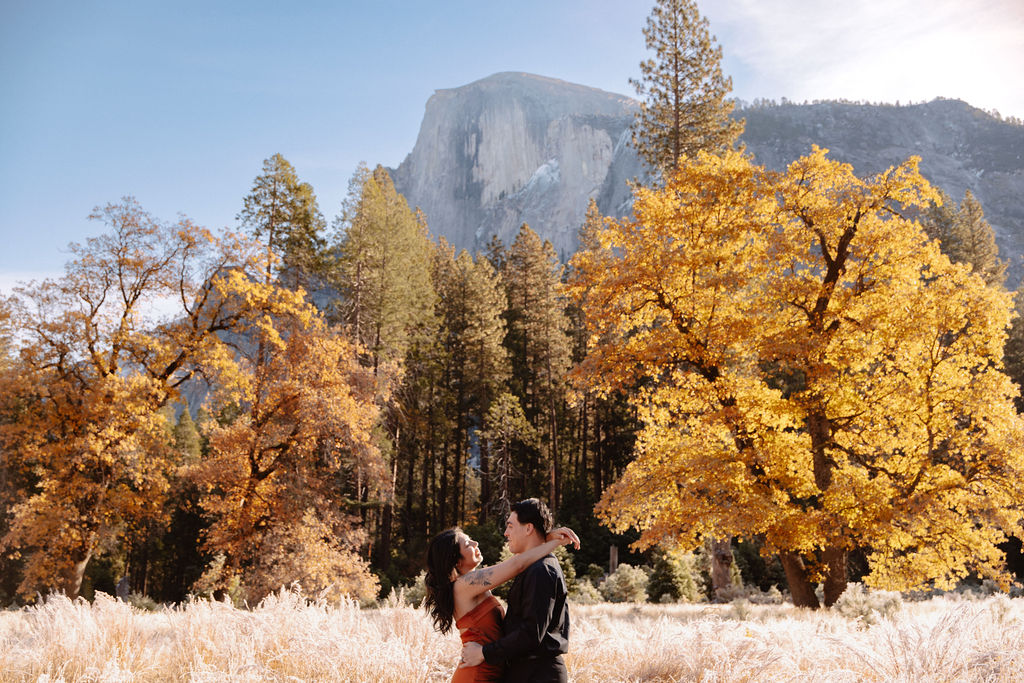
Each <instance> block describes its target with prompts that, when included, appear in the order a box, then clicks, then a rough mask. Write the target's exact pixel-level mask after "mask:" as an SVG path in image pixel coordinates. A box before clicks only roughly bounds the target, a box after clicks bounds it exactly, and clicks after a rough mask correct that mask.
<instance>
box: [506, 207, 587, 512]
mask: <svg viewBox="0 0 1024 683" xmlns="http://www.w3.org/2000/svg"><path fill="white" fill-rule="evenodd" d="M562 271H563V267H562V264H561V262H560V261H559V259H558V255H557V254H556V253H555V250H554V247H552V246H551V243H550V242H547V241H544V242H542V241H541V239H540V237H539V236H538V235H537V233H535V232H534V231H533V230H531V229H530V226H528V225H526V224H524V225H523V226H522V228H521V229H520V230H519V234H518V235H517V236H516V239H515V241H514V242H513V243H512V246H511V247H510V248H509V250H508V252H507V254H506V256H505V261H504V270H503V273H502V275H503V280H504V282H505V288H506V292H507V293H508V313H507V321H508V332H507V334H506V346H507V348H508V349H509V353H510V356H511V361H512V390H513V392H514V393H515V394H516V395H517V396H518V397H519V398H520V400H521V402H522V404H523V410H524V412H525V414H526V416H527V418H528V419H529V420H530V421H531V423H532V424H533V426H534V428H535V429H536V430H537V432H538V433H539V434H540V435H541V439H540V440H541V443H542V444H543V448H542V451H541V453H540V455H541V456H542V457H543V460H540V459H538V458H536V457H528V458H527V462H526V463H525V465H526V467H525V470H526V471H525V472H524V474H525V476H526V484H527V486H528V487H531V488H535V490H536V487H540V486H542V485H544V484H547V489H548V498H549V503H550V504H551V505H552V507H553V508H557V506H558V496H559V490H560V486H559V484H560V479H561V453H560V448H559V432H560V416H561V413H562V412H564V403H565V391H566V387H565V378H566V372H567V370H568V368H569V364H570V360H571V357H570V350H571V341H570V338H569V323H568V319H567V317H566V314H565V308H566V301H565V296H564V293H563V287H562V282H561V279H562ZM540 490H543V489H540Z"/></svg>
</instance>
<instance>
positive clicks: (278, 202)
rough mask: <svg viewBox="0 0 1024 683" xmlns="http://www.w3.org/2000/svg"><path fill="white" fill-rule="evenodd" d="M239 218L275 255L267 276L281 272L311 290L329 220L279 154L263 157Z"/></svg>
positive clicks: (290, 284)
mask: <svg viewBox="0 0 1024 683" xmlns="http://www.w3.org/2000/svg"><path fill="white" fill-rule="evenodd" d="M238 221H239V222H240V223H241V224H242V226H243V227H245V228H246V229H247V230H248V231H249V233H250V234H251V235H252V236H253V237H255V238H256V239H258V240H259V241H260V242H262V243H263V244H265V245H266V247H267V251H268V253H270V254H273V256H274V258H275V259H276V262H277V263H276V267H275V266H274V264H273V263H268V265H267V273H266V276H267V278H268V280H269V279H270V278H272V277H275V276H277V277H280V279H281V281H282V283H283V284H284V285H285V286H287V287H291V288H293V289H294V288H296V287H303V288H306V289H308V288H309V287H310V285H311V284H312V279H313V278H316V277H319V276H320V275H321V274H322V272H323V264H324V261H323V253H324V246H325V241H324V236H323V232H324V229H325V227H326V223H325V222H324V218H323V215H322V214H321V213H320V208H319V207H318V205H317V201H316V194H315V193H314V192H313V187H312V186H311V185H310V184H309V183H304V182H301V181H299V178H298V176H297V175H296V173H295V168H294V167H293V166H292V165H291V164H290V163H289V162H288V160H287V159H285V158H284V157H283V156H281V155H280V154H275V155H273V156H272V157H270V158H268V159H266V160H264V162H263V172H262V173H261V174H260V175H258V176H256V179H255V180H253V184H252V190H251V191H250V193H249V194H248V195H247V196H246V197H245V199H244V201H243V205H242V210H241V212H239V214H238Z"/></svg>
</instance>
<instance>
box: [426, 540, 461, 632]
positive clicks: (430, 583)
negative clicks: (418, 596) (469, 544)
mask: <svg viewBox="0 0 1024 683" xmlns="http://www.w3.org/2000/svg"><path fill="white" fill-rule="evenodd" d="M461 533H462V529H459V528H458V527H456V528H453V529H448V530H446V531H442V532H441V533H439V534H438V535H437V536H434V538H433V539H431V541H430V545H429V546H427V576H426V579H425V583H426V585H427V598H426V601H425V602H426V605H427V610H428V611H429V612H430V616H431V617H432V618H433V619H434V628H436V629H437V630H438V631H440V632H441V633H448V632H449V631H451V630H452V619H453V618H454V617H455V591H454V589H453V588H452V570H453V569H455V566H456V565H457V564H458V563H459V559H460V558H461V557H462V548H460V547H459V534H461Z"/></svg>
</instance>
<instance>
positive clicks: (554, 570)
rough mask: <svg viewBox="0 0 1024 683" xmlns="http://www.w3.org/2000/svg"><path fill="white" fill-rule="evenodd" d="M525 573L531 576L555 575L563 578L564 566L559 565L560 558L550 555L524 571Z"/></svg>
mask: <svg viewBox="0 0 1024 683" xmlns="http://www.w3.org/2000/svg"><path fill="white" fill-rule="evenodd" d="M523 573H524V574H531V575H540V574H553V575H557V576H561V575H562V565H561V564H559V563H558V558H556V557H555V556H554V555H552V554H550V553H549V554H547V555H545V556H544V557H542V558H540V559H539V560H536V561H535V562H534V563H533V564H531V565H530V566H529V567H527V568H526V569H525V570H523Z"/></svg>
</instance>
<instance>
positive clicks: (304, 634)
mask: <svg viewBox="0 0 1024 683" xmlns="http://www.w3.org/2000/svg"><path fill="white" fill-rule="evenodd" d="M572 619H573V627H572V651H571V652H570V654H569V655H568V657H567V663H568V667H569V672H570V679H571V680H573V681H578V682H579V683H585V682H586V683H589V682H597V681H601V682H606V681H666V682H667V681H709V682H710V681H715V682H724V681H815V682H817V681H851V682H853V681H858V682H859V681H1024V645H1022V643H1024V602H1022V601H1020V600H1010V599H1008V598H1005V597H1001V596H998V597H994V598H987V599H985V600H959V599H955V597H943V598H935V599H932V600H930V601H927V602H917V603H906V604H905V605H904V607H903V609H902V610H900V611H899V612H898V613H896V614H895V615H894V616H893V617H892V618H891V619H883V620H881V621H880V622H879V623H877V624H875V625H873V626H867V625H864V624H862V623H861V622H858V621H856V620H853V619H849V618H847V617H844V616H842V615H840V614H837V613H834V612H809V611H806V610H797V609H794V608H792V607H789V606H758V605H741V606H730V605H721V606H708V605H668V606H656V605H593V606H574V607H573V608H572ZM458 652H459V645H458V638H457V636H454V635H452V636H447V637H444V636H440V635H438V634H437V633H435V632H434V631H433V630H432V628H431V625H430V622H429V620H428V618H427V617H426V615H425V614H424V613H423V612H422V611H420V610H418V609H414V608H411V607H404V606H397V605H394V604H392V605H390V606H389V605H384V606H382V607H381V608H380V609H371V610H361V609H359V607H357V606H355V605H354V604H347V605H341V606H334V607H331V606H327V605H324V604H317V603H309V602H308V601H306V600H304V599H303V598H302V597H301V596H298V595H296V594H294V593H291V592H284V593H282V594H279V595H275V596H272V597H271V598H268V599H267V600H266V601H264V603H262V604H261V605H260V606H259V607H257V608H256V609H253V610H240V609H235V608H233V607H231V606H229V605H227V604H222V603H210V602H202V601H199V602H193V603H189V604H187V605H185V606H183V607H181V608H177V609H167V610H162V611H157V612H143V611H140V610H136V609H134V608H132V607H130V606H129V605H127V604H125V603H123V602H119V601H116V600H114V599H112V598H109V597H106V596H102V595H101V596H99V597H98V598H97V599H96V601H95V602H94V603H92V604H89V603H86V602H85V601H81V600H79V601H76V602H72V601H70V600H68V599H66V598H64V597H61V596H55V597H51V598H49V599H48V600H46V601H45V603H43V604H41V605H38V606H35V607H30V608H26V609H21V610H17V611H7V612H0V681H3V682H7V681H34V682H40V681H50V682H52V681H69V682H70V681H196V682H198V681H211V682H212V681H372V682H373V683H385V682H391V681H394V682H396V683H398V682H401V683H406V682H409V681H446V680H448V679H449V678H450V676H451V672H452V669H453V667H454V665H455V660H456V659H457V658H458Z"/></svg>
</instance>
